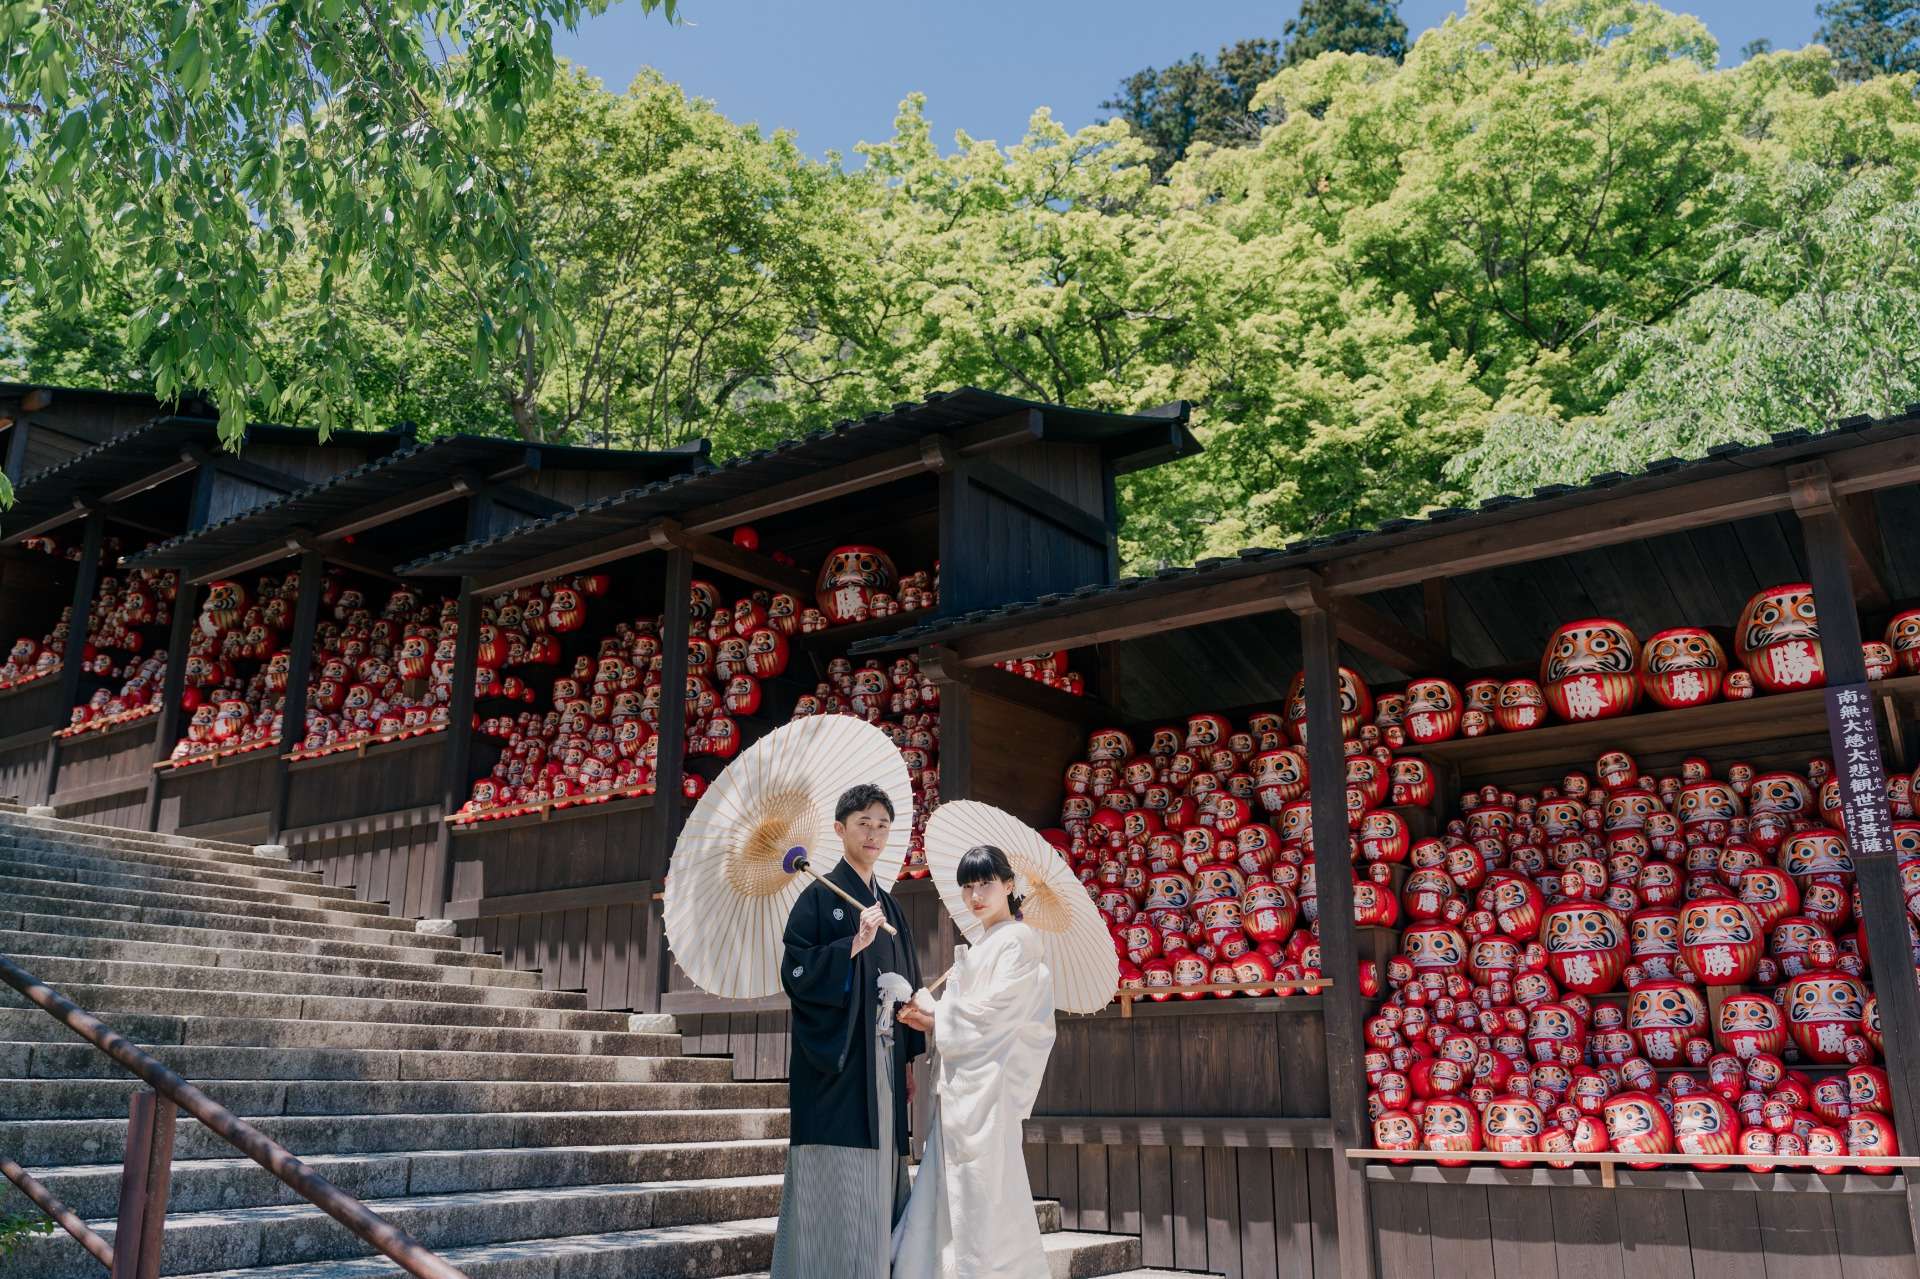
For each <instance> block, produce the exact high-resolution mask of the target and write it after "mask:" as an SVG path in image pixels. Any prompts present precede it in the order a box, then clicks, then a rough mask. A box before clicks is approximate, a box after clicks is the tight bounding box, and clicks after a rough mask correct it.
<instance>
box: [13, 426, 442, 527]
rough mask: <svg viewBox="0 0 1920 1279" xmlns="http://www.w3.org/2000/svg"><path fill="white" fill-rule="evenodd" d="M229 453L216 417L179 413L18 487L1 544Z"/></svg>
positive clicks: (293, 440) (360, 436)
mask: <svg viewBox="0 0 1920 1279" xmlns="http://www.w3.org/2000/svg"><path fill="white" fill-rule="evenodd" d="M412 439H413V433H412V431H411V430H410V429H409V430H405V431H397V430H396V431H334V432H332V433H331V434H330V435H328V436H327V443H328V444H331V445H333V446H336V447H340V448H354V449H359V450H362V451H370V452H378V453H386V452H391V451H392V450H394V449H397V448H400V447H401V446H403V445H405V444H408V443H410V442H411V441H412ZM245 442H246V443H249V444H283V445H284V444H295V445H299V444H305V445H312V446H315V447H321V446H322V442H321V440H320V437H319V434H318V433H317V432H315V431H313V430H311V429H309V428H306V427H293V426H270V425H254V426H249V427H248V428H247V433H246V437H245ZM225 455H226V454H225V447H224V445H222V443H221V442H220V435H219V424H218V422H217V421H216V420H215V419H213V418H210V417H189V416H184V415H179V414H175V415H170V416H166V417H156V418H154V419H152V420H151V421H147V422H143V423H141V424H140V425H139V426H136V427H133V428H132V429H131V430H127V431H122V432H121V433H120V434H118V435H115V436H113V437H112V438H111V439H108V440H104V441H102V442H101V443H99V444H96V445H94V446H93V447H91V448H88V449H85V450H82V451H81V452H79V453H76V454H74V455H73V456H72V457H70V458H68V459H66V460H65V461H63V462H60V463H58V464H56V465H54V466H49V467H47V468H45V469H43V470H40V471H37V472H35V473H34V474H32V475H30V476H28V477H27V478H26V480H25V481H24V482H22V483H21V484H20V485H19V486H18V487H17V488H16V489H15V491H14V504H13V506H12V508H11V509H9V510H8V511H7V512H5V517H4V518H5V526H4V528H3V529H0V544H4V543H7V542H12V541H14V540H17V539H18V538H19V537H20V536H22V534H23V532H24V531H25V530H28V529H32V528H35V527H41V526H46V525H48V524H49V523H50V522H51V521H55V520H57V519H59V518H60V517H61V516H62V515H68V514H70V515H71V517H72V518H75V519H77V518H79V517H80V515H81V514H84V511H83V509H82V508H84V507H86V506H89V505H91V504H96V503H98V504H103V505H104V504H112V503H114V502H116V501H120V500H123V499H124V498H126V497H128V496H131V495H134V494H137V493H140V492H144V491H146V490H148V489H151V488H154V487H157V486H158V485H160V484H164V483H165V482H167V481H168V480H170V479H173V478H175V477H176V476H179V475H182V474H185V473H186V472H188V471H191V470H193V469H195V468H197V467H199V466H200V465H202V464H203V463H205V462H207V461H211V460H215V459H217V458H219V457H222V456H225Z"/></svg>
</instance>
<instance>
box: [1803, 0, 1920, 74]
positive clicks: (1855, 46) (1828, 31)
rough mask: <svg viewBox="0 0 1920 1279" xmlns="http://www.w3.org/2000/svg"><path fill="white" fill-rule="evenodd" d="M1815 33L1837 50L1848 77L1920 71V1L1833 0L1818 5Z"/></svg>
mask: <svg viewBox="0 0 1920 1279" xmlns="http://www.w3.org/2000/svg"><path fill="white" fill-rule="evenodd" d="M1814 12H1815V13H1818V14H1819V15H1820V29H1819V30H1818V31H1816V32H1814V34H1813V38H1814V39H1816V40H1818V41H1819V42H1820V43H1821V44H1824V45H1826V46H1827V47H1828V48H1829V49H1831V50H1833V56H1834V61H1835V64H1836V68H1837V70H1838V71H1839V73H1840V74H1841V75H1842V76H1844V77H1846V78H1847V79H1849V80H1865V79H1868V78H1870V77H1872V76H1877V75H1898V74H1899V73H1901V72H1903V71H1920V4H1915V3H1912V0H1833V3H1831V4H1821V5H1818V6H1816V7H1815V9H1814Z"/></svg>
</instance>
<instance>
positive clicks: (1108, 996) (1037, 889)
mask: <svg viewBox="0 0 1920 1279" xmlns="http://www.w3.org/2000/svg"><path fill="white" fill-rule="evenodd" d="M926 844H927V872H928V874H929V875H930V876H931V877H932V879H933V882H934V884H935V886H936V887H937V888H938V889H939V890H940V900H941V902H942V903H943V904H944V905H945V906H946V908H947V913H948V914H950V915H952V916H953V919H954V922H955V923H957V924H958V925H960V931H961V932H962V933H964V934H966V937H967V940H968V941H969V942H977V941H979V940H980V933H981V931H982V930H981V926H980V921H979V920H977V919H975V918H974V916H973V912H972V911H970V910H968V909H967V904H966V902H965V901H964V900H962V898H961V896H960V885H959V884H958V883H957V882H956V881H955V879H954V875H955V872H956V871H957V870H958V869H959V867H960V858H961V857H962V856H964V855H965V854H966V852H967V850H968V849H970V848H974V847H976V846H978V845H981V844H987V845H991V846H992V847H995V848H998V849H999V850H1000V851H1001V852H1003V853H1005V854H1006V855H1007V861H1008V862H1009V863H1010V864H1011V865H1012V866H1013V877H1014V891H1015V892H1017V893H1019V894H1020V895H1021V896H1022V897H1024V898H1026V901H1025V903H1024V904H1023V906H1022V915H1023V917H1024V918H1025V921H1026V923H1027V926H1028V927H1030V928H1032V929H1033V931H1034V932H1036V933H1038V934H1039V935H1040V939H1041V940H1042V941H1044V942H1045V943H1046V946H1047V967H1048V968H1049V969H1050V970H1052V972H1053V1006H1054V1007H1055V1008H1056V1009H1058V1010H1059V1011H1061V1012H1067V1013H1093V1012H1099V1011H1100V1010H1101V1009H1102V1008H1105V1007H1106V1006H1107V1005H1108V1004H1110V1003H1112V1002H1113V996H1114V992H1115V991H1117V990H1119V988H1120V957H1119V956H1118V955H1117V954H1115V953H1114V949H1113V934H1111V933H1110V932H1108V931H1107V926H1106V924H1105V922H1104V921H1103V920H1102V919H1101V918H1100V912H1099V910H1098V909H1097V908H1095V906H1094V904H1093V899H1092V898H1091V897H1089V896H1087V889H1086V885H1084V884H1082V883H1081V882H1080V880H1079V879H1078V878H1077V877H1076V876H1075V875H1074V873H1073V868H1072V867H1070V866H1068V865H1067V860H1066V858H1064V857H1062V856H1061V855H1060V851H1059V850H1058V849H1056V848H1055V847H1054V846H1053V845H1052V844H1049V843H1048V842H1047V841H1046V840H1044V839H1042V838H1041V837H1040V832H1038V831H1036V830H1034V829H1033V828H1032V827H1031V826H1029V825H1027V824H1026V823H1025V822H1023V821H1021V820H1020V819H1019V818H1018V817H1015V816H1014V815H1013V814H1011V813H1006V812H1002V811H1001V810H1000V809H998V808H995V807H994V806H993V805H991V804H982V803H980V802H978V801H977V800H968V799H956V800H952V801H950V802H948V803H945V804H942V805H940V807H938V808H936V809H934V810H933V815H932V816H931V817H929V818H928V819H927V839H926Z"/></svg>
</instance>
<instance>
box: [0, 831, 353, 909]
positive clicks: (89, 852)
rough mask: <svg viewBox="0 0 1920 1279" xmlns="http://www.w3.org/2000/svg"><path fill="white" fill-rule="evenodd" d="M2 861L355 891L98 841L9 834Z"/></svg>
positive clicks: (267, 865) (197, 856) (260, 861)
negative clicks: (65, 862)
mask: <svg viewBox="0 0 1920 1279" xmlns="http://www.w3.org/2000/svg"><path fill="white" fill-rule="evenodd" d="M0 856H5V857H11V858H20V859H23V860H37V859H40V858H73V859H75V860H83V861H89V862H98V863H101V864H103V865H107V866H137V867H139V868H140V873H141V874H143V875H172V876H178V877H180V878H183V879H191V880H196V881H197V882H202V883H219V882H222V881H224V880H233V881H235V882H240V883H259V884H266V885H269V886H273V887H277V888H281V889H283V890H287V891H294V892H303V893H312V894H313V895H314V896H316V897H339V896H342V895H343V894H344V895H351V891H352V890H350V889H341V888H336V887H334V886H333V885H331V884H329V883H327V882H326V880H325V879H324V878H323V877H322V876H321V874H320V873H319V872H318V871H311V870H294V869H292V867H291V866H290V865H289V864H288V863H286V862H282V861H273V860H269V859H267V858H264V857H254V856H251V855H250V854H246V853H221V854H216V855H207V854H202V853H196V852H192V851H190V850H188V849H181V848H114V847H110V846H107V845H102V844H100V843H98V842H97V841H94V840H87V839H78V838H68V837H66V836H42V835H32V836H21V835H19V834H17V833H11V832H9V833H5V834H0ZM201 876H207V877H209V878H206V879H200V877H201Z"/></svg>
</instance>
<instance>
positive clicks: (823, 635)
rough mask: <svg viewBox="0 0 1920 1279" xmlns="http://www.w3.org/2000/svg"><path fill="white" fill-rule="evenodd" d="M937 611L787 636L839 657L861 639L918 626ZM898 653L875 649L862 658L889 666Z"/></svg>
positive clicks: (805, 646) (918, 611) (796, 644)
mask: <svg viewBox="0 0 1920 1279" xmlns="http://www.w3.org/2000/svg"><path fill="white" fill-rule="evenodd" d="M936 615H937V610H935V609H930V608H922V609H915V610H914V611H913V612H911V613H895V614H894V615H893V616H892V617H874V618H869V619H868V620H866V621H864V622H853V623H850V624H848V625H846V626H829V627H828V628H827V629H826V630H824V631H812V632H806V631H796V632H795V633H794V634H792V635H790V636H788V637H787V638H788V640H789V641H790V642H791V643H792V644H793V646H794V647H795V648H803V649H808V650H811V651H813V652H821V651H825V652H827V653H830V654H832V655H833V656H836V657H837V656H839V655H841V654H843V653H845V652H846V651H847V650H848V649H849V648H851V647H853V646H854V645H855V644H858V643H859V642H860V641H861V640H869V639H878V638H880V637H881V636H884V635H893V634H895V633H897V632H899V631H904V630H906V629H907V628H908V627H909V626H918V625H919V624H920V623H921V622H923V621H927V620H929V619H931V618H932V617H934V616H936ZM898 656H900V654H898V653H887V654H879V653H872V654H866V655H864V656H863V657H862V658H861V661H863V662H864V661H866V660H868V659H869V658H871V659H872V660H875V661H878V662H879V663H880V664H881V665H882V666H886V665H889V664H891V663H892V661H893V659H894V658H895V657H898Z"/></svg>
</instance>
